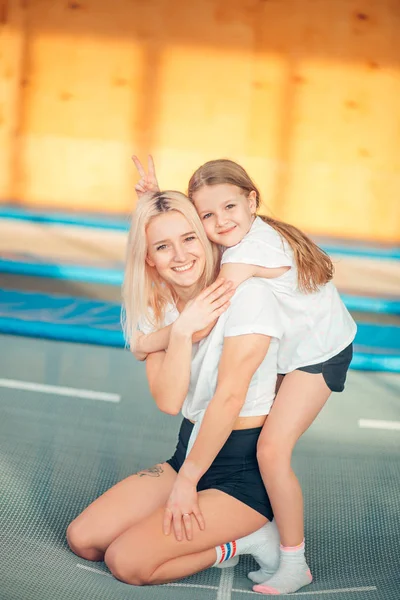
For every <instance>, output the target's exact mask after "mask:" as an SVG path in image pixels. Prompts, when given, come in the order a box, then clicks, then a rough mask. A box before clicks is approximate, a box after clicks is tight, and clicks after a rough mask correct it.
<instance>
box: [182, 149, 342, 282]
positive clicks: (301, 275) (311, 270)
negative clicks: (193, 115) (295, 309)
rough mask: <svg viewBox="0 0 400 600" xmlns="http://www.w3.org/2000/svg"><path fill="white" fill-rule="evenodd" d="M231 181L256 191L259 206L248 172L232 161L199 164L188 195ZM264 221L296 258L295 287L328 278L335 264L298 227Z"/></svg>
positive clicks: (323, 280) (244, 189)
mask: <svg viewBox="0 0 400 600" xmlns="http://www.w3.org/2000/svg"><path fill="white" fill-rule="evenodd" d="M224 183H225V184H230V185H235V186H236V187H238V188H240V189H241V190H242V191H243V192H244V194H245V195H246V197H247V196H248V195H249V194H250V192H253V191H254V192H255V193H256V206H257V209H258V208H259V206H260V192H259V191H258V189H257V187H256V185H255V184H254V183H253V181H252V180H251V178H250V177H249V175H248V174H247V172H246V171H245V170H244V169H243V167H241V166H240V165H238V164H237V163H235V162H233V161H232V160H228V159H218V160H210V161H209V162H206V163H205V164H204V165H202V166H201V167H199V168H198V169H197V170H196V171H195V172H194V173H193V175H192V176H191V178H190V181H189V188H188V196H189V198H190V199H191V200H193V194H194V193H195V192H197V191H198V190H199V189H200V188H202V187H203V186H205V185H206V186H209V185H218V184H224ZM258 216H259V217H260V218H261V219H262V220H263V221H265V223H267V224H268V225H270V226H271V227H273V228H274V229H275V230H276V231H277V232H278V233H279V234H280V235H281V236H282V237H283V238H284V239H285V240H286V241H287V243H288V244H289V245H290V247H291V249H292V251H293V255H294V259H295V261H296V266H297V273H298V286H299V289H300V290H301V291H303V292H306V293H310V292H316V291H317V290H318V288H319V287H320V286H322V285H324V284H326V283H328V281H330V280H331V279H332V277H333V273H334V267H333V264H332V261H331V259H330V258H329V256H328V255H327V254H326V252H324V251H323V250H321V248H319V247H318V246H317V245H316V244H315V243H314V242H313V241H312V240H311V239H310V238H309V237H308V236H306V235H305V233H303V232H302V231H300V229H297V227H294V226H293V225H289V224H288V223H284V222H283V221H278V220H277V219H272V218H271V217H268V216H267V215H258Z"/></svg>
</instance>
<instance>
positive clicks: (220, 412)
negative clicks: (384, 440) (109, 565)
mask: <svg viewBox="0 0 400 600" xmlns="http://www.w3.org/2000/svg"><path fill="white" fill-rule="evenodd" d="M270 340H271V338H270V337H268V336H265V335H261V334H248V335H241V336H235V337H228V338H225V341H224V348H223V351H222V357H221V361H220V365H219V371H218V382H217V389H216V391H215V394H214V396H213V398H212V400H211V402H210V404H209V405H208V407H207V410H206V412H205V416H204V419H203V422H202V424H201V427H200V431H199V434H198V436H197V439H196V441H195V442H194V445H193V448H192V450H191V451H190V453H189V455H188V456H187V458H186V460H185V462H184V463H183V465H182V468H181V470H180V475H183V476H185V477H187V478H189V479H190V480H191V481H192V482H194V483H196V484H197V483H198V481H199V479H200V478H201V477H202V475H204V473H205V472H206V471H207V470H208V469H209V467H210V466H211V464H212V462H213V460H214V459H215V457H216V456H217V454H218V452H219V451H220V450H221V448H222V446H223V445H224V443H225V442H226V440H227V439H228V437H229V435H230V434H231V432H232V429H233V426H234V424H235V421H236V419H237V418H238V416H239V413H240V411H241V409H242V407H243V404H244V402H245V400H246V396H247V391H248V388H249V385H250V381H251V379H252V377H253V375H254V373H255V372H256V370H257V369H258V367H259V366H260V364H261V363H262V361H263V360H264V358H265V356H266V354H267V352H268V348H269V344H270Z"/></svg>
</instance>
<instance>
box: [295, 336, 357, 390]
mask: <svg viewBox="0 0 400 600" xmlns="http://www.w3.org/2000/svg"><path fill="white" fill-rule="evenodd" d="M352 358H353V344H350V345H349V346H347V348H345V349H344V350H342V351H341V352H339V354H336V356H332V358H330V359H329V360H326V361H325V362H323V363H318V364H317V365H309V366H306V367H299V368H298V369H296V371H305V372H306V373H322V375H323V377H324V379H325V383H326V385H327V386H328V388H329V389H330V390H331V391H332V392H343V390H344V384H345V382H346V375H347V371H348V370H349V366H350V363H351V359H352Z"/></svg>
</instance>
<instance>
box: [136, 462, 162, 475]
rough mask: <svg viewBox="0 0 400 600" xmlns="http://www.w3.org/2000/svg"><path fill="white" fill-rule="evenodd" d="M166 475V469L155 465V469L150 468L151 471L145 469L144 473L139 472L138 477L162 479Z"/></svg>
mask: <svg viewBox="0 0 400 600" xmlns="http://www.w3.org/2000/svg"><path fill="white" fill-rule="evenodd" d="M163 473H164V469H163V468H162V466H161V465H155V466H154V467H150V469H143V471H139V472H138V473H136V475H139V477H146V476H148V477H161V475H162V474H163Z"/></svg>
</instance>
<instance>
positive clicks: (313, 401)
mask: <svg viewBox="0 0 400 600" xmlns="http://www.w3.org/2000/svg"><path fill="white" fill-rule="evenodd" d="M330 394H331V390H330V389H329V388H328V386H327V385H326V383H325V380H324V378H323V376H322V374H311V373H305V372H304V371H293V372H292V373H289V374H288V375H286V376H285V377H284V379H283V381H282V383H281V385H280V388H279V391H278V394H277V396H276V399H275V402H274V404H273V407H272V410H271V413H270V415H269V416H268V419H267V420H266V422H265V425H264V427H263V429H262V432H261V435H260V438H259V440H258V450H257V457H258V463H259V466H260V471H261V474H262V478H263V481H264V484H265V487H266V488H267V490H268V495H269V497H270V500H271V504H272V508H273V509H274V518H275V520H276V523H277V526H278V529H279V533H280V538H281V543H282V545H283V546H297V545H298V544H301V543H302V541H303V539H304V522H303V521H304V519H303V495H302V492H301V487H300V484H299V482H298V480H297V477H296V475H295V474H294V471H293V469H292V467H291V458H292V452H293V448H294V446H295V444H296V442H297V440H298V439H299V438H300V436H301V435H302V434H303V433H304V432H305V431H306V430H307V429H308V428H309V427H310V425H311V423H312V422H313V421H314V419H315V418H316V417H317V415H318V413H319V412H320V410H321V409H322V408H323V406H324V404H325V403H326V401H327V400H328V398H329V396H330Z"/></svg>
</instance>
